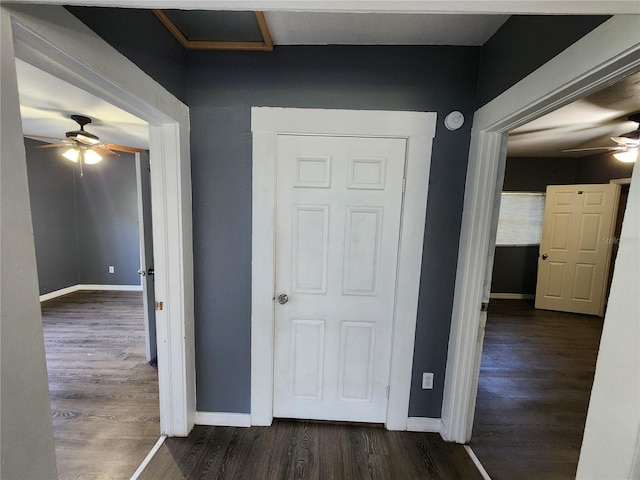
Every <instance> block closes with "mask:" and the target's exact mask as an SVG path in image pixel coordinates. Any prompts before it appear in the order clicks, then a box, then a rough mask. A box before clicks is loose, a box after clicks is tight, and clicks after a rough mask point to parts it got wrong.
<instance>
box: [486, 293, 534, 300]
mask: <svg viewBox="0 0 640 480" xmlns="http://www.w3.org/2000/svg"><path fill="white" fill-rule="evenodd" d="M489 298H494V299H496V300H533V299H534V298H536V296H535V295H534V294H533V293H491V294H489Z"/></svg>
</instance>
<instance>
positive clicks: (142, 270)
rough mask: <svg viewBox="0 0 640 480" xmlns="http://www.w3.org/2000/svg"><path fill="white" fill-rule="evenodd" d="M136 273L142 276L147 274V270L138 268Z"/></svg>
mask: <svg viewBox="0 0 640 480" xmlns="http://www.w3.org/2000/svg"><path fill="white" fill-rule="evenodd" d="M138 274H139V275H140V276H142V277H144V276H145V275H146V274H147V272H145V271H144V268H141V269H140V270H138Z"/></svg>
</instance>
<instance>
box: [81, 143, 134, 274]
mask: <svg viewBox="0 0 640 480" xmlns="http://www.w3.org/2000/svg"><path fill="white" fill-rule="evenodd" d="M76 204H77V215H78V265H79V270H78V278H79V280H80V283H83V284H106V285H140V276H139V275H138V269H139V268H140V231H139V227H138V203H137V198H136V165H135V158H134V156H133V155H132V154H130V153H120V156H119V157H110V158H107V159H105V160H103V161H102V162H100V163H99V164H97V165H88V166H86V167H85V168H84V177H82V178H79V175H78V169H77V168H76ZM110 265H113V266H114V269H115V273H113V274H110V273H108V267H109V266H110Z"/></svg>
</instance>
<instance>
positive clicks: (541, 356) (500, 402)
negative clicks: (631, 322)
mask: <svg viewBox="0 0 640 480" xmlns="http://www.w3.org/2000/svg"><path fill="white" fill-rule="evenodd" d="M601 333H602V319H601V318H598V317H592V316H586V315H573V314H568V313H560V312H549V311H544V310H534V309H533V306H532V304H531V303H530V302H527V301H511V300H492V301H491V304H490V307H489V316H488V321H487V327H486V334H485V343H484V352H483V355H482V366H481V369H480V382H479V387H478V398H477V404H476V415H475V422H474V429H473V436H472V439H471V442H470V444H471V447H472V448H473V451H474V452H475V453H476V455H477V457H478V458H479V459H480V462H481V463H482V465H483V466H484V468H485V469H486V470H487V472H488V474H489V475H490V476H491V478H492V479H493V480H501V479H505V480H512V479H518V480H528V479H532V480H533V479H535V480H539V479H545V480H553V479H571V478H575V474H576V468H577V466H578V457H579V454H580V446H581V444H582V435H583V432H584V424H585V420H586V415H587V408H588V405H589V397H590V394H591V387H592V384H593V375H594V372H595V364H596V358H597V354H598V348H599V344H600V336H601Z"/></svg>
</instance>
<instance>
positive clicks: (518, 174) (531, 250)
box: [491, 154, 633, 295]
mask: <svg viewBox="0 0 640 480" xmlns="http://www.w3.org/2000/svg"><path fill="white" fill-rule="evenodd" d="M632 170H633V164H625V163H622V162H619V161H618V160H616V159H614V158H613V156H612V155H610V154H603V155H591V156H589V157H583V158H580V159H577V158H507V166H506V170H505V178H504V187H503V191H509V192H544V191H546V189H547V185H571V184H579V183H609V181H610V180H611V179H614V178H629V177H631V172H632ZM538 251H539V247H538V246H537V245H536V246H526V247H506V246H503V247H496V251H495V258H494V263H493V277H492V279H491V292H492V293H522V294H531V295H533V294H535V293H536V281H537V274H538Z"/></svg>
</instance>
